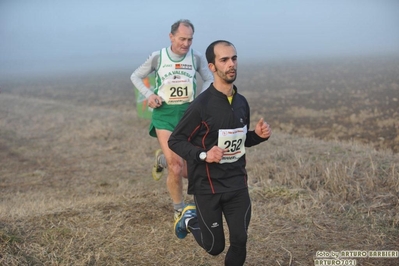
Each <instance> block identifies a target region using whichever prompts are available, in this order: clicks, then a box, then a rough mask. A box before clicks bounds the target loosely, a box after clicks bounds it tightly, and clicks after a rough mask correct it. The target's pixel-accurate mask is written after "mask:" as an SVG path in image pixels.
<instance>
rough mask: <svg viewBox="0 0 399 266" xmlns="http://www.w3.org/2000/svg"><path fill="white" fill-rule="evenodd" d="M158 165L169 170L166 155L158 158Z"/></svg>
mask: <svg viewBox="0 0 399 266" xmlns="http://www.w3.org/2000/svg"><path fill="white" fill-rule="evenodd" d="M158 164H159V165H160V166H162V168H168V164H167V163H166V158H165V155H164V154H161V155H160V156H159V157H158Z"/></svg>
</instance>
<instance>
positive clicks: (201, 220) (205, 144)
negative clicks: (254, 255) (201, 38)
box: [168, 40, 271, 265]
mask: <svg viewBox="0 0 399 266" xmlns="http://www.w3.org/2000/svg"><path fill="white" fill-rule="evenodd" d="M206 58H207V60H208V66H209V69H210V70H211V72H212V73H213V76H214V83H213V84H211V86H210V87H209V88H208V89H207V90H206V91H204V92H203V93H202V94H200V95H199V96H198V97H197V98H196V99H195V100H194V101H193V102H192V103H191V104H190V106H189V107H188V109H187V111H186V112H185V114H184V116H183V118H182V119H181V120H180V122H179V123H178V125H177V127H176V128H175V129H174V131H173V133H172V135H171V137H170V138H169V141H168V144H169V147H170V149H171V150H173V151H174V152H175V153H177V154H178V155H180V156H181V157H182V158H184V159H185V160H187V167H188V177H189V178H188V193H189V194H193V195H194V200H195V206H194V205H188V206H187V207H186V208H185V209H184V210H183V213H182V215H181V217H180V218H179V219H178V220H177V221H176V222H175V233H176V235H177V237H179V238H184V237H185V236H186V235H187V233H189V232H191V233H192V234H193V235H194V237H195V239H196V241H197V242H198V244H199V245H200V246H201V247H203V248H204V249H205V250H206V251H207V252H208V253H209V254H211V255H218V254H220V253H221V252H222V251H223V250H224V248H225V236H224V231H223V219H222V216H223V215H224V217H225V219H226V222H227V225H228V227H229V232H230V248H229V250H228V252H227V255H226V258H225V265H243V264H244V262H245V258H246V243H247V229H248V225H249V221H250V219H251V200H250V198H249V193H248V186H247V172H246V169H245V165H246V160H245V148H246V147H251V146H253V145H257V144H259V143H261V142H263V141H265V140H267V139H268V138H269V137H270V135H271V130H270V127H269V125H268V124H267V123H266V122H264V121H263V118H261V119H260V120H259V122H258V123H257V124H256V126H255V130H252V131H249V130H248V129H249V122H250V110H249V105H248V102H247V100H246V99H245V97H244V96H242V95H241V94H239V93H238V91H237V87H236V86H234V85H233V82H234V81H235V79H236V75H237V54H236V49H235V47H234V45H233V44H231V43H230V42H228V41H220V40H219V41H215V42H213V43H212V44H210V45H209V47H208V48H207V50H206Z"/></svg>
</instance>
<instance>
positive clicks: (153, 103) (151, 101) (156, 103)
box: [147, 94, 162, 109]
mask: <svg viewBox="0 0 399 266" xmlns="http://www.w3.org/2000/svg"><path fill="white" fill-rule="evenodd" d="M147 101H148V106H149V107H151V108H153V109H154V108H158V107H160V106H161V105H162V98H161V97H159V96H158V95H156V94H152V95H151V96H150V97H148V99H147Z"/></svg>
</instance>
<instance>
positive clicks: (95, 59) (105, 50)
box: [0, 0, 399, 77]
mask: <svg viewBox="0 0 399 266" xmlns="http://www.w3.org/2000/svg"><path fill="white" fill-rule="evenodd" d="M180 18H187V19H190V20H191V21H192V22H193V23H194V26H195V35H194V42H193V46H192V48H194V49H196V50H199V51H200V52H201V53H204V52H205V49H206V47H207V46H208V44H209V43H211V42H212V41H215V40H217V39H226V40H229V41H231V42H232V43H234V44H235V46H236V48H237V51H238V56H239V60H240V62H242V61H249V60H251V59H256V60H265V61H272V60H281V59H306V58H315V57H318V58H323V57H331V56H356V55H374V54H377V55H378V54H381V55H383V54H399V1H396V0H325V1H321V0H319V1H318V0H313V1H311V0H286V1H264V0H258V1H254V0H246V1H241V0H236V1H234V0H233V1H214V0H205V1H199V0H197V1H182V0H178V1H176V0H170V1H162V0H153V1H138V0H130V1H128V0H119V1H118V0H114V1H101V0H97V1H95V0H81V1H76V0H32V1H28V0H0V77H1V76H6V75H9V74H12V73H17V74H20V75H25V74H28V73H39V72H47V73H52V72H56V71H71V70H74V71H77V70H85V69H93V68H98V69H105V70H107V69H116V68H131V70H132V71H133V70H134V69H135V68H136V67H137V66H139V65H140V64H141V63H143V62H144V60H145V59H146V58H147V57H148V55H149V54H150V53H151V52H153V51H155V50H159V49H160V48H162V47H166V46H168V45H169V44H170V41H169V37H168V34H169V32H170V26H171V24H172V23H173V22H175V21H176V20H178V19H180Z"/></svg>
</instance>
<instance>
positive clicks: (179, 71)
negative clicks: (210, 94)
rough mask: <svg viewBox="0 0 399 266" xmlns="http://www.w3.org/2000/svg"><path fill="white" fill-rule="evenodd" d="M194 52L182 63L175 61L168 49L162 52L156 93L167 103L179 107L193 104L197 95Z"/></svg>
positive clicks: (188, 54)
mask: <svg viewBox="0 0 399 266" xmlns="http://www.w3.org/2000/svg"><path fill="white" fill-rule="evenodd" d="M195 68H196V67H195V65H194V56H193V51H192V50H191V49H190V51H189V52H188V53H187V54H186V55H185V56H184V58H183V59H181V60H180V61H173V60H172V59H171V58H170V56H169V54H168V51H167V49H166V48H163V49H162V50H161V51H160V58H159V65H158V69H157V71H156V77H155V84H156V87H155V91H154V92H155V93H156V94H158V95H159V96H160V97H161V98H162V99H163V101H164V102H165V103H167V104H170V105H177V104H183V103H188V102H192V101H193V100H194V98H195V94H196V90H197V88H196V83H197V82H196V69H195Z"/></svg>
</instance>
